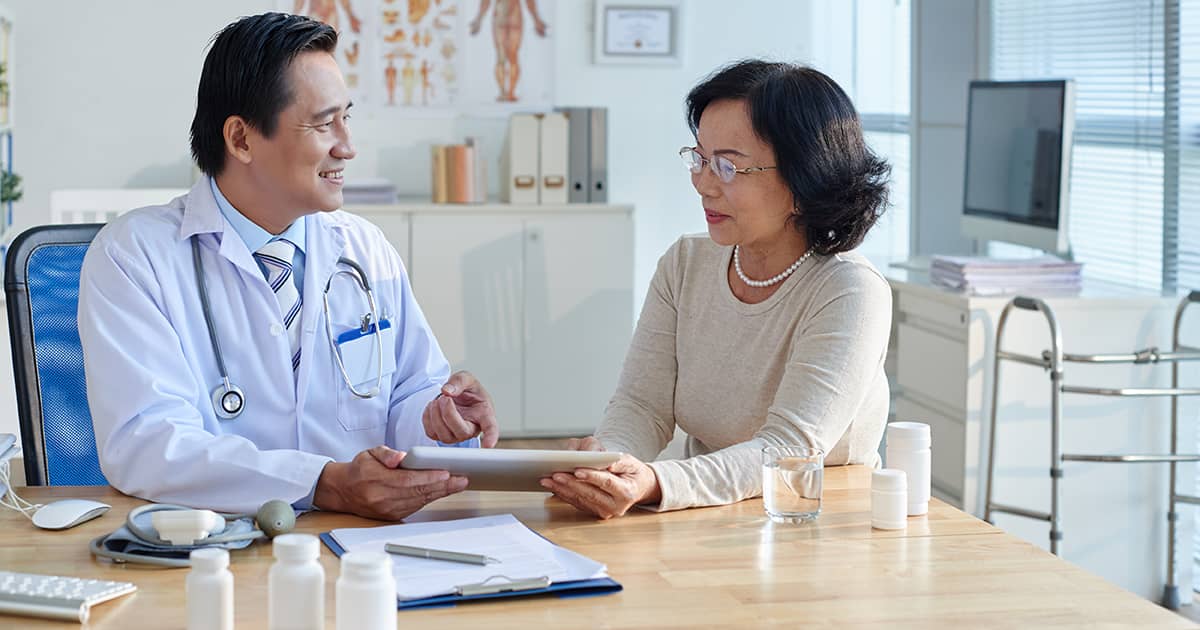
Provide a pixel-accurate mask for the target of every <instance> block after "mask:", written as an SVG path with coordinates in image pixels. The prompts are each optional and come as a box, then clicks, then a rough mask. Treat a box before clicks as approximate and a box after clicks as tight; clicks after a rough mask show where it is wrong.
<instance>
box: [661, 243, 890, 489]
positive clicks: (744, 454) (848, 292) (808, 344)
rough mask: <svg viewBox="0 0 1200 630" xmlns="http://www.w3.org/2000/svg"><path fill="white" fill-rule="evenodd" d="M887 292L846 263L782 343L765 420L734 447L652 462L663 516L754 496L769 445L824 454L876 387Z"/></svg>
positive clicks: (867, 272) (886, 327) (871, 274)
mask: <svg viewBox="0 0 1200 630" xmlns="http://www.w3.org/2000/svg"><path fill="white" fill-rule="evenodd" d="M891 312H892V311H891V291H890V290H889V289H888V286H887V283H886V282H885V281H884V280H883V279H882V278H881V277H880V276H879V275H878V274H877V273H876V272H875V271H874V270H872V269H869V268H867V267H863V266H861V265H847V266H846V268H845V270H844V271H842V270H839V271H838V272H837V273H835V274H833V275H831V277H830V278H828V279H827V280H826V281H825V283H824V285H823V286H821V287H819V288H818V289H817V293H816V298H815V300H814V302H813V304H812V306H811V308H810V309H809V310H808V313H807V314H806V316H805V321H803V322H801V323H800V325H799V326H798V327H797V329H796V333H795V335H794V336H793V338H792V339H791V340H790V350H789V353H788V360H787V365H786V367H785V368H784V373H783V377H782V379H781V381H780V384H779V389H778V390H777V392H776V394H775V397H774V399H773V401H772V403H771V406H770V407H769V409H768V411H767V417H766V421H765V423H764V424H763V426H762V428H761V429H759V430H758V431H757V432H756V433H755V434H754V436H753V437H752V438H751V439H750V440H748V441H746V442H742V443H739V444H734V445H732V446H729V447H727V448H724V449H721V450H718V451H714V452H712V453H708V454H705V455H698V456H696V457H691V458H688V459H683V460H673V461H662V462H654V463H652V464H651V466H652V467H653V468H654V471H655V473H656V474H657V475H658V480H659V485H660V487H661V489H662V501H661V502H660V503H659V505H657V506H649V507H650V509H655V510H660V511H666V510H676V509H681V508H688V507H699V506H706V505H722V504H728V503H733V502H736V501H741V500H743V499H748V498H751V497H755V496H759V495H761V494H762V461H761V458H762V456H761V450H762V447H764V446H769V445H793V444H794V445H802V446H811V447H815V448H818V449H821V451H823V452H824V453H826V457H827V459H826V463H827V464H840V463H846V462H845V461H837V460H838V458H841V459H845V457H846V455H845V454H844V453H835V454H834V455H835V457H830V451H831V449H833V448H834V446H835V445H836V444H837V443H838V441H839V440H840V439H841V438H842V436H843V435H844V434H845V433H846V431H847V430H848V429H849V427H850V425H851V423H852V422H853V421H854V420H855V417H856V414H857V412H858V410H859V408H860V407H861V406H862V403H863V400H864V398H865V397H866V395H867V394H868V388H869V387H871V386H872V385H873V383H875V382H876V377H877V375H878V373H879V370H880V369H881V365H882V362H883V358H884V354H885V353H886V352H887V341H888V335H889V334H890V329H891Z"/></svg>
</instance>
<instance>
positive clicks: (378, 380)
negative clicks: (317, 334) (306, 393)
mask: <svg viewBox="0 0 1200 630" xmlns="http://www.w3.org/2000/svg"><path fill="white" fill-rule="evenodd" d="M338 264H340V265H345V266H347V267H349V268H350V269H338V270H335V271H334V272H333V273H332V274H330V276H329V280H327V281H325V290H324V291H323V292H322V296H321V297H322V298H323V301H324V303H325V335H326V336H327V337H328V338H329V348H330V350H332V351H333V358H334V360H335V361H336V362H337V366H338V370H339V371H340V372H341V373H342V379H344V380H345V381H346V385H347V386H348V387H349V388H350V393H352V394H354V395H355V396H357V397H359V398H373V397H375V396H378V395H379V392H380V391H381V390H382V387H383V338H382V335H381V334H380V328H379V326H380V323H381V322H380V319H379V310H378V308H376V305H375V294H374V293H372V291H371V284H370V282H368V281H367V274H366V272H364V271H363V268H362V267H360V266H359V265H358V263H356V262H354V261H353V260H350V259H349V258H346V257H344V256H343V257H341V258H338ZM192 266H193V267H194V268H195V270H196V284H197V285H198V286H199V288H200V309H201V311H203V313H204V325H205V326H206V327H207V328H208V339H209V341H211V342H212V348H213V355H214V356H215V357H216V358H217V369H218V370H220V372H221V384H220V385H217V387H216V388H215V389H213V391H212V404H213V410H214V411H215V412H216V414H217V417H218V418H221V419H222V420H232V419H234V418H236V417H238V416H239V415H241V414H242V410H243V409H245V408H246V394H245V393H244V392H243V391H242V388H240V387H238V386H237V385H235V384H234V383H233V381H231V380H230V379H229V370H228V369H227V368H226V367H225V358H224V355H223V354H222V353H221V342H220V340H219V339H217V330H216V328H215V327H214V326H213V321H212V309H211V307H210V306H209V302H208V285H207V283H206V282H205V280H204V266H203V263H202V262H201V261H200V241H199V237H196V238H193V239H192ZM342 274H345V275H348V276H350V277H351V278H353V279H354V281H355V284H357V285H358V288H359V289H360V290H362V292H363V293H366V294H367V304H368V305H369V306H370V308H371V310H370V312H368V313H367V314H366V315H363V317H362V323H361V331H362V333H363V334H366V333H368V332H370V330H371V328H372V327H374V328H375V334H374V337H375V343H376V350H377V354H376V358H377V372H376V376H375V386H374V387H371V388H370V389H368V390H366V391H359V390H358V389H357V388H355V387H354V383H353V382H351V380H350V373H349V372H347V371H346V364H345V362H343V361H342V353H341V349H340V348H339V347H338V344H337V341H336V340H334V338H333V324H332V323H331V318H330V316H329V287H330V286H331V285H332V284H333V279H334V278H336V277H337V276H339V275H342Z"/></svg>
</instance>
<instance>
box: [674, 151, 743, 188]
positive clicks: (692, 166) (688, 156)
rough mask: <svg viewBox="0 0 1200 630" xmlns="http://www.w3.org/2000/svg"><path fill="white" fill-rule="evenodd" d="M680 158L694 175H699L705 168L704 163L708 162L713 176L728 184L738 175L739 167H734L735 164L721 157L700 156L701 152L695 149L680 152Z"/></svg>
mask: <svg viewBox="0 0 1200 630" xmlns="http://www.w3.org/2000/svg"><path fill="white" fill-rule="evenodd" d="M680 156H681V157H682V158H683V161H684V163H685V164H686V165H687V167H688V170H690V171H691V172H692V173H699V172H700V169H701V168H704V163H705V162H708V167H709V169H710V170H712V172H713V174H714V175H716V176H717V177H718V178H719V179H720V180H721V181H723V182H725V183H726V184H728V183H729V182H731V181H733V178H734V175H736V172H735V171H736V170H737V167H735V166H734V165H733V162H730V161H729V160H727V159H725V158H723V157H721V156H719V155H718V156H716V157H714V158H711V159H710V158H706V157H704V156H702V155H700V152H699V151H697V150H695V149H690V148H687V149H684V150H683V151H681V152H680Z"/></svg>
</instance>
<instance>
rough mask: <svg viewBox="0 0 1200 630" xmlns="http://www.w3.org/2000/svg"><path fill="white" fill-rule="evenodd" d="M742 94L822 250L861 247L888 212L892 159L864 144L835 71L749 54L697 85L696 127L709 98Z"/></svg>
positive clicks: (690, 111) (798, 221)
mask: <svg viewBox="0 0 1200 630" xmlns="http://www.w3.org/2000/svg"><path fill="white" fill-rule="evenodd" d="M721 100H742V101H745V102H746V107H747V110H748V111H749V113H750V122H751V124H752V125H753V127H754V132H755V133H756V134H757V135H758V137H759V138H761V139H762V140H763V141H764V142H766V143H767V144H769V145H771V147H772V149H773V150H774V151H775V164H776V166H777V168H778V172H779V174H780V176H781V177H783V180H784V181H785V182H787V185H788V188H790V189H791V191H792V196H793V198H794V199H795V202H796V207H795V209H794V211H793V215H792V219H793V221H794V223H795V225H796V228H797V229H799V230H802V231H804V233H805V235H806V236H807V238H808V243H809V246H810V247H813V248H814V250H815V251H816V253H818V254H821V255H830V254H836V253H839V252H844V251H848V250H851V249H854V248H855V247H857V246H858V245H859V244H860V243H862V241H863V238H864V237H866V235H867V231H868V230H870V229H871V226H873V225H875V222H876V221H877V220H878V219H879V217H880V215H882V214H883V211H884V209H885V208H886V207H887V201H888V176H889V173H890V172H891V167H890V166H888V164H887V162H885V161H884V160H882V159H880V158H879V157H878V156H876V155H875V154H874V153H872V152H871V150H870V149H869V148H868V147H867V144H866V141H864V140H863V132H862V124H861V123H860V122H859V119H858V113H857V112H855V111H854V105H853V104H852V103H851V102H850V98H849V97H848V96H846V93H845V92H843V91H842V88H840V87H838V85H837V83H834V81H833V79H830V78H829V77H827V76H825V75H824V74H822V73H821V72H818V71H817V70H814V69H812V68H808V67H805V66H797V65H793V64H788V63H778V62H770V61H763V60H759V59H748V60H744V61H738V62H736V63H733V64H731V65H728V66H725V67H724V68H721V69H719V70H717V71H716V72H714V73H713V74H711V75H709V76H708V78H706V79H705V80H704V81H702V82H701V83H700V84H699V85H697V86H696V87H694V88H692V91H691V92H689V93H688V96H687V120H688V125H689V126H690V127H691V129H692V133H693V134H695V133H696V131H697V130H698V129H699V127H700V116H701V115H702V114H703V113H704V109H705V108H706V107H708V106H709V104H710V103H713V102H715V101H721Z"/></svg>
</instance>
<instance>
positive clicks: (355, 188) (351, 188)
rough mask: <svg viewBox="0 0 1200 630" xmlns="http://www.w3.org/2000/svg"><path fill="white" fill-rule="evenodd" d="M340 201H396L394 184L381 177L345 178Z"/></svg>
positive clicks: (354, 202)
mask: <svg viewBox="0 0 1200 630" xmlns="http://www.w3.org/2000/svg"><path fill="white" fill-rule="evenodd" d="M342 203H344V204H346V205H353V204H366V203H383V204H386V203H396V185H395V184H393V183H392V182H390V181H388V180H386V179H383V178H381V177H371V178H365V179H347V180H346V181H345V183H344V184H343V185H342Z"/></svg>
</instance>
